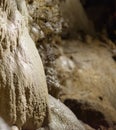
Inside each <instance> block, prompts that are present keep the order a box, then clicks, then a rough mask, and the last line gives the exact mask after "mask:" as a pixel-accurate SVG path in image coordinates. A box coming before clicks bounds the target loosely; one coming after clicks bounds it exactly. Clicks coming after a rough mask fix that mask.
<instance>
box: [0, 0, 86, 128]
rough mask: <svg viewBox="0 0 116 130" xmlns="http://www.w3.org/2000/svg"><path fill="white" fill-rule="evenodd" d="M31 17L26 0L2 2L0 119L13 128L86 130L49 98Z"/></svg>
mask: <svg viewBox="0 0 116 130" xmlns="http://www.w3.org/2000/svg"><path fill="white" fill-rule="evenodd" d="M30 2H33V1H30ZM30 2H29V3H30ZM41 3H42V1H40V2H39V4H40V5H41ZM48 3H49V1H48ZM41 6H42V7H43V8H44V5H41ZM40 14H44V12H41V13H40ZM29 15H30V14H29V13H28V10H27V7H26V3H25V0H1V1H0V117H2V118H3V119H4V120H5V122H6V123H7V124H8V125H9V126H12V125H16V127H12V129H16V128H19V129H23V130H36V129H39V128H40V127H43V128H40V129H50V130H56V127H57V130H61V129H62V130H69V129H70V128H74V130H84V127H83V126H82V125H81V123H80V122H79V121H78V120H77V118H76V117H75V116H74V114H73V113H72V112H70V110H69V109H67V108H66V107H65V106H63V104H61V103H60V102H58V101H56V100H55V99H53V98H51V97H50V99H48V91H47V85H46V77H45V74H44V68H43V64H42V62H41V59H40V56H39V54H38V51H37V49H36V47H35V44H34V42H33V40H32V38H31V37H30V35H29V24H28V23H29V22H30V21H29V20H28V19H29ZM46 17H47V16H44V18H46ZM38 22H39V20H38ZM48 25H49V24H48ZM35 32H36V31H35ZM34 35H35V34H34ZM48 100H49V102H48ZM57 103H58V104H57ZM65 111H67V112H68V113H67V114H70V115H69V116H68V115H66V114H65ZM62 113H64V114H63V115H62ZM0 123H1V122H0ZM76 123H77V124H76ZM0 125H1V124H0ZM47 127H48V128H47ZM4 130H5V129H4ZM6 130H7V129H6Z"/></svg>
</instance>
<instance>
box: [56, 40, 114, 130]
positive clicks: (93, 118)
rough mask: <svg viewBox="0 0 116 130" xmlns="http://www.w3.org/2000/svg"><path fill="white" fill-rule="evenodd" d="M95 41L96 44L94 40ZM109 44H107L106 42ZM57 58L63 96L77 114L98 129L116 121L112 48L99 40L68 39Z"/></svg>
mask: <svg viewBox="0 0 116 130" xmlns="http://www.w3.org/2000/svg"><path fill="white" fill-rule="evenodd" d="M93 43H94V44H93ZM107 47H108V46H107ZM63 50H64V51H63V53H62V55H61V56H60V57H59V58H58V59H57V60H56V69H57V71H58V74H59V75H58V77H59V80H60V83H61V85H62V86H64V87H63V90H62V93H61V99H62V101H64V103H65V104H66V105H67V106H68V107H69V108H70V109H71V110H72V111H73V112H74V113H75V114H76V116H77V117H78V118H79V119H80V120H82V121H84V122H85V123H87V124H89V125H91V126H92V127H94V128H95V129H98V128H100V126H103V127H105V128H108V127H109V128H110V127H112V129H113V128H114V126H115V123H116V118H115V116H114V115H115V114H116V101H115V98H116V64H115V61H114V60H113V58H112V53H111V50H110V48H109V47H108V48H106V46H104V43H101V42H100V41H99V40H92V39H91V40H88V43H86V44H85V43H82V42H80V41H66V42H65V43H64V44H63Z"/></svg>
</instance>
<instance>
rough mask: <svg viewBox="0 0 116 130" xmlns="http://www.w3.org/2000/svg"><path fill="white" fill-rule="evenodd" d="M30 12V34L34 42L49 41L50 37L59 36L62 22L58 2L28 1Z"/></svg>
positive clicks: (44, 0)
mask: <svg viewBox="0 0 116 130" xmlns="http://www.w3.org/2000/svg"><path fill="white" fill-rule="evenodd" d="M27 7H28V12H29V21H30V22H29V24H30V34H31V37H32V38H33V40H34V41H35V42H36V44H38V42H37V41H40V40H42V39H45V38H46V39H49V36H50V37H51V35H54V34H59V33H60V32H61V29H62V21H61V16H60V10H59V2H58V0H31V2H30V0H27Z"/></svg>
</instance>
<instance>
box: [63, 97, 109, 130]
mask: <svg viewBox="0 0 116 130" xmlns="http://www.w3.org/2000/svg"><path fill="white" fill-rule="evenodd" d="M100 99H101V98H100ZM64 104H65V105H66V106H68V107H69V108H70V109H71V110H72V111H73V112H74V114H75V115H76V116H77V118H78V119H79V120H81V121H83V122H84V123H86V124H88V125H90V126H91V127H93V128H95V129H99V128H100V127H101V126H103V127H105V128H109V127H110V126H109V123H108V122H107V121H106V119H105V117H104V115H103V114H102V113H101V112H100V111H97V110H94V109H92V108H91V106H90V105H89V104H87V103H81V102H78V101H77V100H71V99H66V100H65V101H64Z"/></svg>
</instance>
